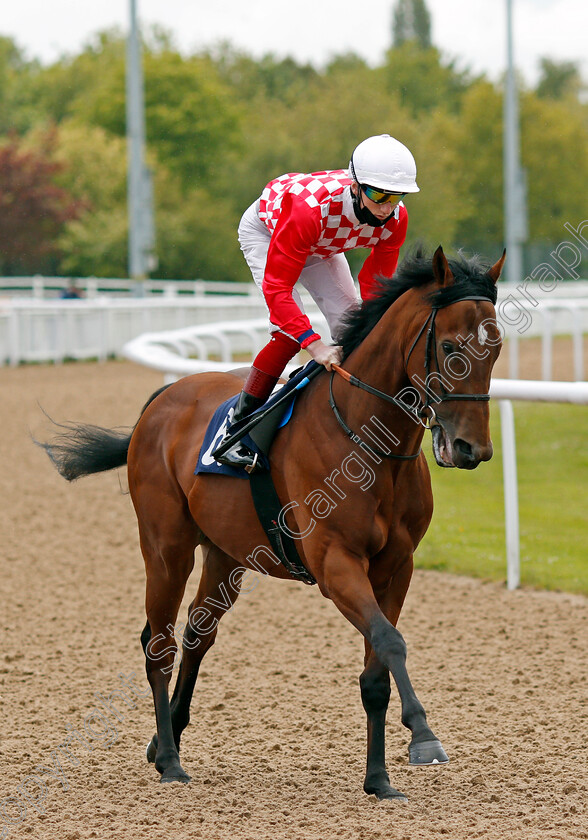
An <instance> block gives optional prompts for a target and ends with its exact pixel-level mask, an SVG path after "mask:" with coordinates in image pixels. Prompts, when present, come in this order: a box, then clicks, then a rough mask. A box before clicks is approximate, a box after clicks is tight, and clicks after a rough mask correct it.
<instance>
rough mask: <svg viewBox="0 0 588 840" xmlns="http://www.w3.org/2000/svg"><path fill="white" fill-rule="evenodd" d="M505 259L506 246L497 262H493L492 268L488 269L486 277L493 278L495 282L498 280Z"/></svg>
mask: <svg viewBox="0 0 588 840" xmlns="http://www.w3.org/2000/svg"><path fill="white" fill-rule="evenodd" d="M505 259H506V248H505V249H504V251H503V252H502V256H501V257H500V259H499V260H498V262H495V263H494V265H493V266H492V268H490V269H488V277H490V279H491V280H493V281H494V282H495V283H496V282H497V281H498V278H499V277H500V274H501V272H502V266H503V265H504V261H505Z"/></svg>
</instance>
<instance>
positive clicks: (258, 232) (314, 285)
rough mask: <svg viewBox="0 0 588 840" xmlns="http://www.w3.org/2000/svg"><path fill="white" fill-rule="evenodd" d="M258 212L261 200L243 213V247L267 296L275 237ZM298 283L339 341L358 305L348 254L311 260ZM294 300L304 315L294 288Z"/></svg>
mask: <svg viewBox="0 0 588 840" xmlns="http://www.w3.org/2000/svg"><path fill="white" fill-rule="evenodd" d="M258 211H259V199H258V200H257V201H255V202H254V203H253V204H252V205H251V207H249V208H248V209H247V210H246V211H245V212H244V213H243V216H242V218H241V222H240V224H239V244H240V245H241V250H242V251H243V254H244V256H245V259H246V260H247V265H248V266H249V268H250V269H251V274H252V275H253V279H254V280H255V283H256V285H257V287H258V288H259V289H260V291H262V294H263V290H262V283H263V276H264V273H265V264H266V261H267V252H268V250H269V244H270V239H271V234H270V232H269V230H268V229H267V227H266V226H265V225H264V223H263V222H262V221H261V219H260V218H259V212H258ZM298 283H300V285H301V286H303V287H304V288H305V289H306V291H307V292H308V293H309V295H310V296H311V297H312V299H313V300H314V302H315V303H316V305H317V306H318V308H319V309H320V311H321V312H322V313H323V315H324V316H325V318H326V319H327V324H328V326H329V330H330V333H331V336H332V337H333V338H334V339H335V340H336V334H337V327H338V325H339V323H340V321H341V318H342V316H343V315H344V314H345V312H346V311H347V310H348V309H349V308H350V307H351V306H353V305H354V304H355V303H356V302H357V292H356V290H355V285H354V283H353V277H352V276H351V271H350V269H349V264H348V262H347V260H346V259H345V255H344V254H334V256H332V257H329V258H327V259H325V258H323V257H309V258H308V260H307V261H306V265H305V266H304V268H303V269H302V271H301V273H300V277H299V278H298ZM292 297H293V299H294V301H295V302H296V304H297V305H298V306H299V307H300V310H301V311H302V312H304V305H303V303H302V299H301V297H300V294H299V293H298V291H297V290H296V287H294V289H292ZM277 330H279V327H277V326H276V325H275V324H272V323H271V321H270V332H276V331H277ZM292 337H294V336H292Z"/></svg>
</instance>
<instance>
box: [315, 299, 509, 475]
mask: <svg viewBox="0 0 588 840" xmlns="http://www.w3.org/2000/svg"><path fill="white" fill-rule="evenodd" d="M464 300H485V301H488V302H489V303H492V304H494V301H493V300H492V298H490V297H488V296H487V295H464V296H463V297H460V298H457V299H456V300H452V301H451V302H450V303H447V304H445V306H451V305H452V304H454V303H461V302H462V301H464ZM445 306H439V305H437V306H434V307H433V308H432V310H431V313H430V315H429V316H428V317H427V320H426V321H425V323H424V324H423V326H422V327H421V328H420V330H419V332H418V334H417V337H416V338H415V340H414V341H413V343H412V344H411V346H410V350H409V351H408V355H407V357H406V362H405V366H408V361H409V359H410V357H411V355H412V351H413V350H414V348H415V347H416V345H417V344H418V342H419V339H420V338H421V336H422V335H423V333H424V332H425V330H426V329H427V327H428V330H427V339H426V340H427V343H426V346H425V382H428V380H429V375H430V374H431V359H432V358H434V359H435V365H436V367H437V371H438V372H439V371H440V368H439V358H438V355H437V342H436V341H435V320H436V318H437V313H438V312H439V310H440V309H444V308H445ZM332 368H333V369H332V372H331V379H330V382H329V405H330V406H331V408H332V409H333V413H334V415H335V417H336V418H337V422H338V423H339V425H340V426H341V428H342V429H343V431H344V432H345V434H346V435H347V437H348V438H349V439H350V440H352V441H353V443H357V444H358V445H359V446H361V447H362V448H363V449H367V450H368V452H371V453H372V454H373V455H377V456H378V457H380V458H393V459H395V460H399V461H411V460H413V459H414V458H418V456H419V455H420V454H421V450H420V449H419V450H418V452H415V453H414V454H413V455H395V454H394V453H392V452H383V451H382V450H380V449H376V448H375V447H373V446H370V445H369V444H368V443H366V442H365V441H363V440H362V439H361V438H360V437H359V435H358V434H356V433H355V432H354V431H353V430H352V429H350V428H349V426H348V425H347V424H346V423H345V421H344V420H343V418H342V416H341V413H340V411H339V409H338V408H337V405H336V403H335V398H334V396H333V379H334V378H335V373H337V374H339V376H341V377H342V378H343V379H344V380H345V381H346V382H349V384H350V385H354V386H355V387H356V388H361V389H362V390H363V391H367V392H368V394H373V396H376V397H379V398H380V399H382V400H385V401H386V402H389V403H392V405H396V406H398V408H401V409H402V410H403V411H407V410H409V409H408V406H407V404H406V403H404V402H403V401H402V400H399V399H398V398H397V397H393V396H391V395H390V394H386V393H385V392H384V391H379V390H378V389H377V388H374V387H372V386H371V385H368V384H367V383H366V382H362V380H361V379H358V378H357V377H356V376H353V375H352V374H351V373H349V372H348V371H346V370H344V369H343V368H342V367H340V365H333V366H332ZM409 379H410V377H409ZM440 387H441V394H439V395H437V394H433V398H431V393H432V392H431V391H430V389H429V388H428V387H426V388H425V399H424V402H423V403H422V405H421V407H420V408H419V410H418V411H416V412H414V413H415V417H418V419H419V422H420V423H421V424H422V425H423V426H424V428H425V429H430V428H431V423H432V421H433V420H434V419H435V410H434V409H433V406H432V403H433V402H436V403H439V402H450V401H453V400H477V401H480V402H488V400H489V399H490V394H454V393H453V392H449V391H447V390H446V389H445V387H444V386H443V382H442V380H440ZM423 418H426V419H425V420H424V421H423ZM427 420H428V422H427Z"/></svg>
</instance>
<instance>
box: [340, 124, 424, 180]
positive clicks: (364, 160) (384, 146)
mask: <svg viewBox="0 0 588 840" xmlns="http://www.w3.org/2000/svg"><path fill="white" fill-rule="evenodd" d="M349 172H350V174H351V177H352V178H353V179H354V180H355V181H357V182H358V183H359V184H365V185H367V186H369V187H376V189H380V190H385V191H387V192H396V193H416V192H420V189H419V187H418V186H417V182H416V163H415V160H414V158H413V156H412V154H411V153H410V151H409V150H408V149H407V148H406V146H405V145H404V144H403V143H401V142H400V141H399V140H395V139H394V137H390V135H389V134H377V135H375V136H374V137H368V138H367V140H364V141H363V142H362V143H360V144H359V146H357V147H356V148H355V150H354V152H353V154H352V155H351V160H350V161H349Z"/></svg>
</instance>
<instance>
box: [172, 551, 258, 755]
mask: <svg viewBox="0 0 588 840" xmlns="http://www.w3.org/2000/svg"><path fill="white" fill-rule="evenodd" d="M202 553H203V555H204V563H203V567H202V576H201V578H200V584H199V586H198V592H197V594H196V597H195V598H194V600H193V601H192V603H191V604H190V607H189V610H188V623H187V624H186V628H185V630H184V642H183V648H182V664H181V666H180V672H179V674H178V679H177V682H176V686H175V689H174V694H173V697H172V701H171V718H172V727H173V733H174V739H175V743H176V746H177V748H178V750H179V748H180V737H181V735H182V732H183V731H184V729H185V728H186V726H187V725H188V723H189V722H190V702H191V700H192V694H193V692H194V686H195V685H196V679H197V677H198V670H199V668H200V663H201V662H202V659H203V658H204V655H205V654H206V653H207V651H209V650H210V648H211V647H212V645H213V644H214V641H215V639H216V634H217V630H218V623H219V621H220V619H221V618H222V617H223V615H224V614H225V613H226V612H228V611H229V610H230V609H232V607H233V604H234V603H235V601H236V600H237V597H238V595H239V590H240V585H241V575H242V571H241V570H240V569H239V567H238V564H237V563H236V562H235V561H234V560H233V559H232V558H231V557H229V556H228V555H227V554H225V553H224V552H222V551H221V550H220V549H219V548H217V547H216V546H214V545H210V546H203V548H202Z"/></svg>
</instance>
